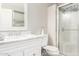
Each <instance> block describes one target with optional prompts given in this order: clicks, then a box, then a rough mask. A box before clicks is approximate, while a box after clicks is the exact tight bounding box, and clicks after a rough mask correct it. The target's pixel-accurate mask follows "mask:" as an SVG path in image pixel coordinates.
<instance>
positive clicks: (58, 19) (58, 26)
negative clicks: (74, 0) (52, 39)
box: [56, 3, 71, 54]
mask: <svg viewBox="0 0 79 59" xmlns="http://www.w3.org/2000/svg"><path fill="white" fill-rule="evenodd" d="M69 4H71V3H66V4H62V5H60V6H57V26H56V27H57V33H56V34H57V47H58V49H59V51H60V45H59V44H60V42H59V40H60V39H59V36H60V18H59V17H60V15H59V12H60V11H59V8H60V7H63V6H66V5H69ZM60 53H61V52H60ZM61 54H63V53H61Z"/></svg>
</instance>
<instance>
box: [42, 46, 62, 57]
mask: <svg viewBox="0 0 79 59" xmlns="http://www.w3.org/2000/svg"><path fill="white" fill-rule="evenodd" d="M43 49H45V50H46V52H47V54H48V55H49V56H62V55H61V54H60V53H59V50H58V48H57V47H55V46H46V47H43Z"/></svg>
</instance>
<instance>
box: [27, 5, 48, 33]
mask: <svg viewBox="0 0 79 59" xmlns="http://www.w3.org/2000/svg"><path fill="white" fill-rule="evenodd" d="M42 27H44V28H45V32H46V28H47V4H44V3H29V4H28V30H30V31H32V33H36V34H37V33H40V31H41V28H42Z"/></svg>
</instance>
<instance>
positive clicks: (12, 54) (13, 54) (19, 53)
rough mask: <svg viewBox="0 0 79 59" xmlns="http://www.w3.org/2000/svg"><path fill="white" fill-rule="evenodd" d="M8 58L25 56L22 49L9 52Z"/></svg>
mask: <svg viewBox="0 0 79 59" xmlns="http://www.w3.org/2000/svg"><path fill="white" fill-rule="evenodd" d="M8 56H23V51H22V50H21V49H13V50H11V51H9V52H8Z"/></svg>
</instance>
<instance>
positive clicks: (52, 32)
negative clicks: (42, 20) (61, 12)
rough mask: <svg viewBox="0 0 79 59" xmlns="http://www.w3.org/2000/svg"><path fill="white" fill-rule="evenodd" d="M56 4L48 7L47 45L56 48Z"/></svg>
mask: <svg viewBox="0 0 79 59" xmlns="http://www.w3.org/2000/svg"><path fill="white" fill-rule="evenodd" d="M56 16H57V15H56V4H53V5H52V6H49V7H48V35H49V40H48V41H49V45H54V46H56V45H57V44H56Z"/></svg>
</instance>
